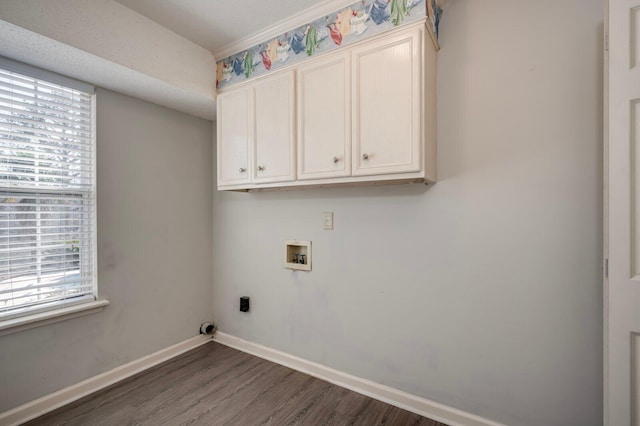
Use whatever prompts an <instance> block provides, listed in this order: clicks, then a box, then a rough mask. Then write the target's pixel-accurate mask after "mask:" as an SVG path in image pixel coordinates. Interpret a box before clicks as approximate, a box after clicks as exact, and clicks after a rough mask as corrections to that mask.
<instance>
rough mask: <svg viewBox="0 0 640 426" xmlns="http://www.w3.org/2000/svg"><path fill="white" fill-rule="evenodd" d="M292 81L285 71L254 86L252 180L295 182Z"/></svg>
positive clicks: (290, 74) (289, 74)
mask: <svg viewBox="0 0 640 426" xmlns="http://www.w3.org/2000/svg"><path fill="white" fill-rule="evenodd" d="M293 82H294V78H293V71H288V72H286V73H282V74H279V75H276V76H274V77H270V78H267V79H264V80H262V81H260V82H258V83H256V84H255V86H254V88H253V91H254V103H255V128H254V131H255V141H254V145H253V147H254V157H253V158H254V161H253V171H252V174H253V181H254V182H255V183H264V182H284V181H290V180H294V179H295V152H296V151H295V134H294V124H295V117H294V86H293Z"/></svg>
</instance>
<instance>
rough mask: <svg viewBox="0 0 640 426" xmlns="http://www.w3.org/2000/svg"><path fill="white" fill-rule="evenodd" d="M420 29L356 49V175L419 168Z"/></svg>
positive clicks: (354, 134) (354, 132)
mask: <svg viewBox="0 0 640 426" xmlns="http://www.w3.org/2000/svg"><path fill="white" fill-rule="evenodd" d="M421 39H422V31H421V30H420V29H411V30H410V31H405V32H401V33H399V34H395V35H393V36H391V37H387V38H384V39H381V40H378V41H376V42H372V43H368V44H365V45H363V46H360V47H357V48H355V49H354V50H353V52H352V60H353V67H354V74H353V76H354V82H353V98H354V102H353V120H354V126H353V171H352V173H353V175H376V174H389V173H405V172H416V171H420V168H421V166H422V161H421V143H422V140H421V135H422V132H421V126H422V123H421V114H422V112H421V110H422V108H421V102H422V97H421V96H422V95H421V94H422V85H421V80H420V75H421V68H422V67H421V58H422V55H421V53H422V51H421V49H422V47H421Z"/></svg>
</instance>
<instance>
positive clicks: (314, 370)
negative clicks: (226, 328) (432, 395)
mask: <svg viewBox="0 0 640 426" xmlns="http://www.w3.org/2000/svg"><path fill="white" fill-rule="evenodd" d="M213 340H214V341H216V342H218V343H221V344H223V345H226V346H229V347H232V348H235V349H238V350H241V351H243V352H246V353H249V354H251V355H255V356H257V357H260V358H264V359H266V360H269V361H272V362H275V363H277V364H281V365H284V366H285V367H289V368H292V369H294V370H297V371H300V372H302V373H305V374H308V375H310V376H313V377H317V378H319V379H322V380H325V381H327V382H330V383H333V384H335V385H338V386H341V387H343V388H346V389H350V390H352V391H354V392H358V393H361V394H363V395H366V396H369V397H371V398H374V399H377V400H379V401H382V402H386V403H388V404H391V405H394V406H396V407H399V408H403V409H405V410H408V411H411V412H413V413H416V414H419V415H421V416H424V417H428V418H430V419H433V420H437V421H439V422H442V423H446V424H448V425H451V426H504V425H503V424H501V423H497V422H494V421H492V420H489V419H485V418H483V417H480V416H477V415H475V414H471V413H467V412H465V411H462V410H458V409H457V408H453V407H449V406H447V405H444V404H440V403H438V402H434V401H430V400H428V399H426V398H422V397H419V396H416V395H412V394H410V393H407V392H403V391H400V390H398V389H394V388H391V387H389V386H385V385H381V384H379V383H376V382H372V381H371V380H367V379H363V378H360V377H356V376H353V375H351V374H347V373H344V372H342V371H338V370H334V369H333V368H329V367H326V366H324V365H321V364H317V363H315V362H312V361H308V360H306V359H303V358H299V357H297V356H293V355H290V354H287V353H285V352H281V351H278V350H275V349H271V348H268V347H266V346H262V345H259V344H257V343H252V342H249V341H246V340H244V339H241V338H239V337H235V336H231V335H229V334H226V333H222V332H220V331H218V332H216V334H215V335H214V337H213Z"/></svg>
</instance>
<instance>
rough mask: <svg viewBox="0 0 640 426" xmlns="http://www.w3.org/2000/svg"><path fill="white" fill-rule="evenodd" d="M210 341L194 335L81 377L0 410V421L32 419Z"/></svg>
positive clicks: (9, 422) (14, 421)
mask: <svg viewBox="0 0 640 426" xmlns="http://www.w3.org/2000/svg"><path fill="white" fill-rule="evenodd" d="M210 341H211V336H203V335H201V336H196V337H193V338H191V339H188V340H185V341H184V342H180V343H178V344H176V345H173V346H169V347H168V348H165V349H161V350H159V351H158V352H155V353H152V354H151V355H147V356H145V357H142V358H140V359H137V360H135V361H132V362H130V363H128V364H125V365H121V366H120V367H116V368H114V369H113V370H110V371H107V372H104V373H102V374H98V375H97V376H94V377H91V378H89V379H87V380H83V381H82V382H80V383H76V384H75V385H71V386H68V387H66V388H64V389H60V390H59V391H57V392H54V393H51V394H49V395H45V396H43V397H42V398H38V399H36V400H33V401H31V402H28V403H26V404H23V405H20V406H18V407H16V408H13V409H11V410H9V411H5V412H4V413H0V425H19V424H22V423H25V422H27V421H29V420H33V419H35V418H36V417H40V416H42V415H44V414H47V413H49V412H51V411H53V410H55V409H57V408H60V407H62V406H63V405H66V404H69V403H71V402H74V401H77V400H79V399H80V398H83V397H85V396H87V395H89V394H91V393H93V392H96V391H99V390H100V389H104V388H106V387H107V386H110V385H112V384H114V383H117V382H119V381H121V380H124V379H126V378H127V377H131V376H133V375H134V374H137V373H140V372H141V371H144V370H146V369H148V368H151V367H153V366H155V365H158V364H160V363H162V362H164V361H167V360H169V359H171V358H173V357H175V356H177V355H180V354H182V353H184V352H187V351H189V350H191V349H194V348H196V347H198V346H200V345H203V344H205V343H207V342H210Z"/></svg>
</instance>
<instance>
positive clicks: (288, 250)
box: [284, 240, 311, 271]
mask: <svg viewBox="0 0 640 426" xmlns="http://www.w3.org/2000/svg"><path fill="white" fill-rule="evenodd" d="M284 267H285V268H288V269H297V270H300V271H310V270H311V241H300V240H287V241H285V242H284Z"/></svg>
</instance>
